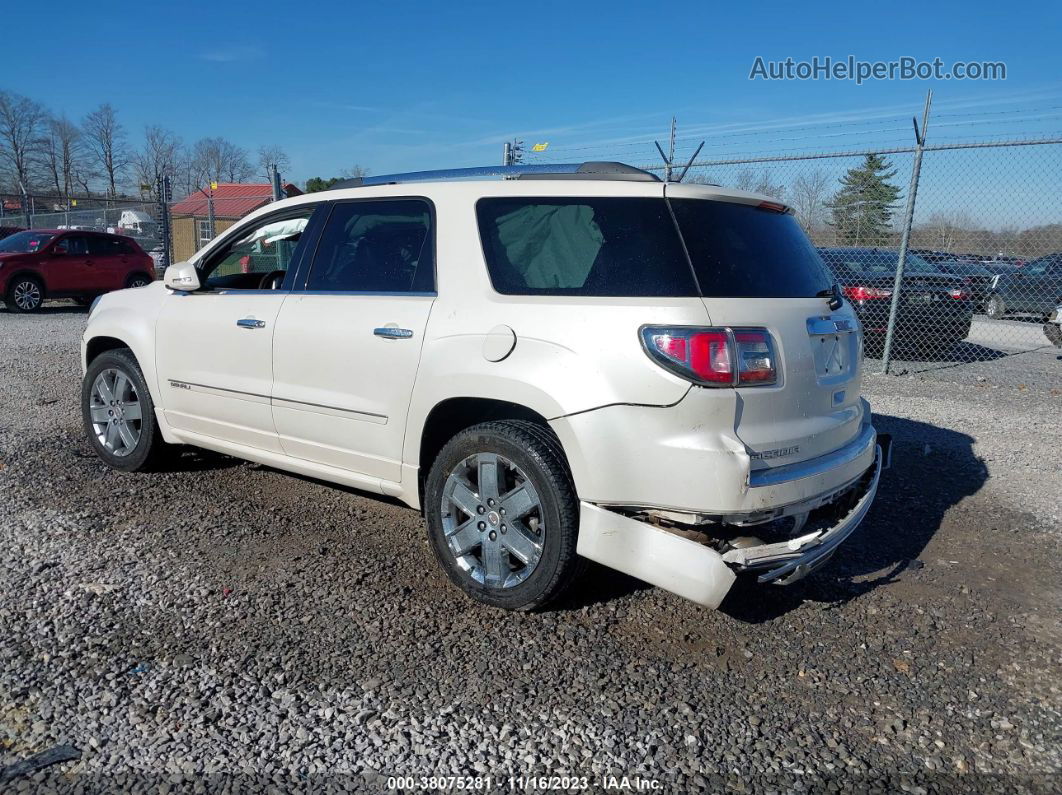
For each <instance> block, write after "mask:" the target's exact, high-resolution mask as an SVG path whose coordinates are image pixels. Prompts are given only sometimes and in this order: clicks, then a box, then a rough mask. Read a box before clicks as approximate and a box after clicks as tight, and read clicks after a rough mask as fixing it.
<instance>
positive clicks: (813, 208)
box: [789, 171, 830, 237]
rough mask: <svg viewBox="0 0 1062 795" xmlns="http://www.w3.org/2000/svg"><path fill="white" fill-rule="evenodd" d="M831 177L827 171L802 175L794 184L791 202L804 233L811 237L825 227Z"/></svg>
mask: <svg viewBox="0 0 1062 795" xmlns="http://www.w3.org/2000/svg"><path fill="white" fill-rule="evenodd" d="M829 187H830V175H829V174H827V173H826V172H825V171H812V172H811V173H810V174H801V175H800V176H799V177H797V178H796V180H795V181H794V182H793V185H792V187H791V188H790V189H789V190H790V201H791V202H792V205H793V210H795V211H796V215H797V219H798V220H799V221H800V225H801V226H802V227H804V231H805V232H807V234H808V236H809V237H811V236H812V235H813V232H814V231H815V230H818V229H821V228H823V227H824V226H825V217H826V202H827V200H828V199H829V195H830V190H829Z"/></svg>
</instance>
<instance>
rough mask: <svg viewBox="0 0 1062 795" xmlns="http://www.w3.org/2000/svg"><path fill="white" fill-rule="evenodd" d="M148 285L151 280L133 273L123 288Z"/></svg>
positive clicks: (140, 274) (141, 274)
mask: <svg viewBox="0 0 1062 795" xmlns="http://www.w3.org/2000/svg"><path fill="white" fill-rule="evenodd" d="M149 284H151V280H150V279H149V278H148V277H147V275H146V274H143V273H134V274H133V275H132V276H130V277H129V278H128V279H126V281H125V286H126V287H127V288H132V287H146V286H147V285H149Z"/></svg>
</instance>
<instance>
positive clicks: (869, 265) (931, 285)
mask: <svg viewBox="0 0 1062 795" xmlns="http://www.w3.org/2000/svg"><path fill="white" fill-rule="evenodd" d="M819 253H820V254H821V255H822V258H823V261H824V262H825V263H826V265H827V266H828V267H829V268H830V270H831V271H833V273H834V275H835V276H836V277H837V280H838V282H839V283H840V284H841V287H842V290H843V292H844V295H845V297H846V298H847V299H848V300H849V302H851V304H852V306H853V307H854V308H855V311H856V314H857V315H858V316H859V321H860V323H862V325H863V334H864V340H865V345H866V350H867V352H868V353H870V354H871V355H874V356H878V355H880V354H881V352H882V351H883V350H884V346H885V335H886V332H887V330H888V322H889V311H890V305H891V304H892V294H893V285H894V283H895V278H896V263H897V260H898V253H897V252H895V251H887V250H884V249H877V248H820V249H819ZM973 310H974V302H973V294H972V292H971V290H970V287H969V285H967V284H966V283H965V282H964V281H963V279H962V278H960V277H958V276H952V275H951V274H948V273H941V272H940V271H939V270H938V268H937V266H935V265H930V264H929V263H928V262H926V261H925V260H923V259H922V258H921V257H919V256H917V255H915V254H912V253H911V252H908V253H907V258H906V259H905V260H904V278H903V286H902V289H901V294H900V303H899V305H898V308H897V315H896V332H895V337H894V341H895V343H896V344H898V345H904V346H907V347H912V348H918V349H921V350H946V349H949V348H952V347H954V346H955V344H956V343H958V342H959V341H961V340H963V339H965V338H966V337H967V335H968V334H969V333H970V323H971V322H972V320H973Z"/></svg>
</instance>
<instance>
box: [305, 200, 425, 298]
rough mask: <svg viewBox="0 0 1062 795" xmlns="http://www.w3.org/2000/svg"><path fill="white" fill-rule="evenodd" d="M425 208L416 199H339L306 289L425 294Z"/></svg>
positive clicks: (326, 226)
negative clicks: (345, 200) (349, 200)
mask: <svg viewBox="0 0 1062 795" xmlns="http://www.w3.org/2000/svg"><path fill="white" fill-rule="evenodd" d="M430 232H431V208H430V206H429V205H428V203H427V202H426V201H424V200H422V199H391V200H383V201H354V202H339V203H337V204H336V205H335V206H334V207H333V208H332V213H331V215H330V216H329V217H328V223H327V224H326V225H325V228H324V231H323V232H322V233H321V242H320V243H319V244H318V245H317V253H316V255H315V256H314V259H313V266H312V267H311V268H310V273H309V277H308V279H307V281H306V289H307V290H322V291H330V292H382V293H409V292H431V291H432V290H434V289H435V273H434V269H435V266H434V256H433V250H432V249H433V245H432V237H431V234H430Z"/></svg>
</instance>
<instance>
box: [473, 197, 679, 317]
mask: <svg viewBox="0 0 1062 795" xmlns="http://www.w3.org/2000/svg"><path fill="white" fill-rule="evenodd" d="M476 216H477V219H478V222H479V232H480V238H481V240H482V243H483V254H484V257H485V258H486V261H487V269H488V272H489V274H490V279H491V283H492V284H493V285H494V289H495V290H497V291H498V292H499V293H502V294H505V295H578V296H612V297H637V296H696V295H697V287H696V284H695V283H694V281H693V276H692V273H691V272H690V269H689V263H688V262H687V260H686V257H685V254H684V253H683V251H682V242H681V241H680V239H679V237H678V234H677V232H676V229H675V225H674V222H673V221H672V219H671V216H670V213H669V212H668V208H667V204H666V203H665V201H664V199H663V198H633V197H632V198H627V197H604V198H597V197H595V198H537V197H533V198H532V197H521V198H489V199H480V200H479V202H477V204H476Z"/></svg>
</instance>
